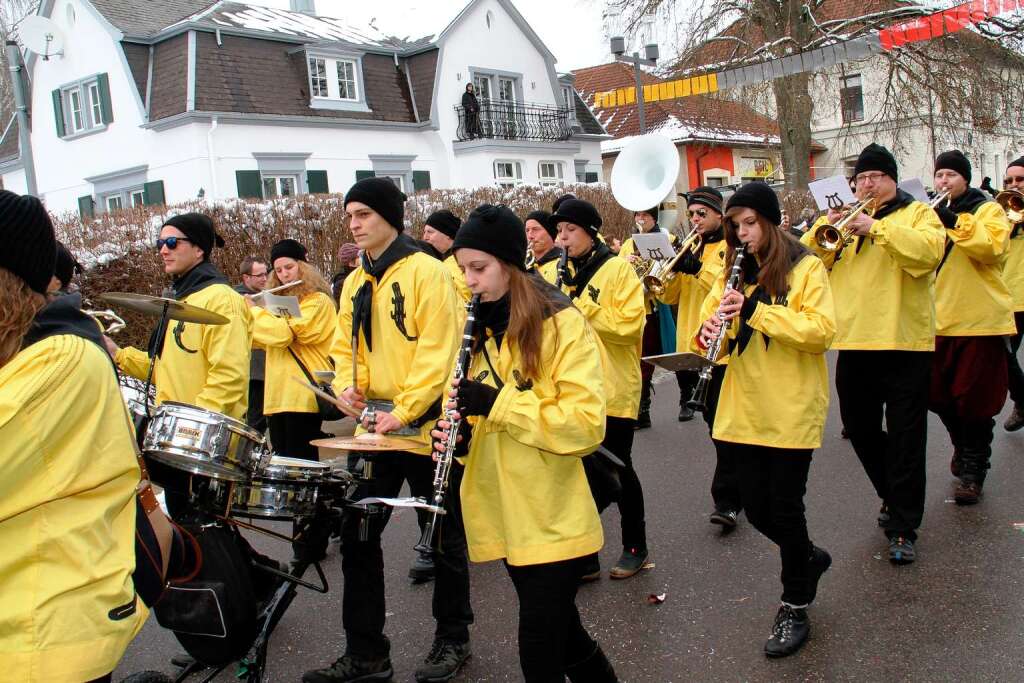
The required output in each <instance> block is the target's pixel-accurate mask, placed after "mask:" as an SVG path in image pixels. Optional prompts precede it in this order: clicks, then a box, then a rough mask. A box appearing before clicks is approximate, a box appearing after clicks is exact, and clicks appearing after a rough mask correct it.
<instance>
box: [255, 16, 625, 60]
mask: <svg viewBox="0 0 1024 683" xmlns="http://www.w3.org/2000/svg"><path fill="white" fill-rule="evenodd" d="M247 1H248V2H250V3H251V4H257V5H268V6H271V7H281V8H284V9H287V8H288V0H247ZM468 2H469V0H364V1H362V2H354V1H353V0H316V10H317V13H318V14H322V15H324V16H333V17H340V18H343V19H345V20H346V21H347V22H348V23H349V24H351V25H352V26H354V27H359V26H365V25H367V24H369V22H370V21H371V19H372V20H374V23H375V25H376V26H377V28H379V29H380V30H381V31H384V32H385V33H389V34H394V35H396V36H399V37H403V38H404V37H410V38H413V37H420V36H422V35H425V34H429V33H434V32H436V31H439V30H441V29H443V28H444V27H445V26H447V25H448V22H450V21H451V20H452V19H454V18H455V16H456V15H457V14H458V13H459V11H460V10H462V8H463V7H465V6H466V4H468ZM512 2H513V4H514V5H515V6H516V9H518V10H519V12H520V14H522V15H523V17H525V18H526V21H527V22H529V24H530V26H532V27H533V30H534V31H536V32H537V35H539V36H540V39H541V40H543V41H544V44H545V45H547V46H548V49H549V50H551V52H552V53H554V55H555V59H557V60H558V62H557V64H556V65H555V68H556V69H558V71H571V70H572V69H577V68H579V67H583V66H593V65H595V64H604V63H605V62H608V61H610V59H611V56H610V54H609V52H608V46H607V44H606V43H605V39H604V37H603V36H602V35H601V6H602V4H603V3H602V2H601V0H512Z"/></svg>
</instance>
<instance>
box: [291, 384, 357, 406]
mask: <svg viewBox="0 0 1024 683" xmlns="http://www.w3.org/2000/svg"><path fill="white" fill-rule="evenodd" d="M292 380H293V381H295V382H298V383H299V384H301V385H302V386H304V387H306V388H307V389H309V390H310V391H312V392H313V393H314V394H316V395H317V396H319V397H320V398H322V399H324V400H325V401H330V402H331V403H333V404H334V405H336V406H338V408H341V407H342V403H341V399H339V398H338V397H337V396H331V395H330V394H328V393H327V392H326V391H324V390H323V389H321V388H320V387H318V386H316V385H315V384H310V383H309V382H307V381H306V380H304V379H300V378H298V377H295V376H292ZM346 405H347V404H346Z"/></svg>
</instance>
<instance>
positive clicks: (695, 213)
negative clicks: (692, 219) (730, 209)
mask: <svg viewBox="0 0 1024 683" xmlns="http://www.w3.org/2000/svg"><path fill="white" fill-rule="evenodd" d="M687 213H689V214H690V215H691V216H700V217H701V218H707V217H708V212H707V209H690V210H689V211H688V212H687Z"/></svg>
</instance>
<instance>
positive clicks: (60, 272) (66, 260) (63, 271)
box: [53, 242, 82, 289]
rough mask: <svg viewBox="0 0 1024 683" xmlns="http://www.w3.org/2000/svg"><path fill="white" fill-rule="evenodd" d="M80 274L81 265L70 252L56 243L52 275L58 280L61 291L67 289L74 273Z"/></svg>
mask: <svg viewBox="0 0 1024 683" xmlns="http://www.w3.org/2000/svg"><path fill="white" fill-rule="evenodd" d="M81 272H82V264H80V263H79V262H78V260H77V259H75V255H74V254H72V253H71V250H70V249H68V248H67V247H65V246H64V245H63V244H61V243H60V242H57V262H56V265H54V268H53V274H54V275H55V276H56V277H57V279H58V280H60V287H61V289H67V288H68V285H69V284H71V278H73V277H74V276H75V273H81Z"/></svg>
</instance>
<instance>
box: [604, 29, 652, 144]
mask: <svg viewBox="0 0 1024 683" xmlns="http://www.w3.org/2000/svg"><path fill="white" fill-rule="evenodd" d="M611 52H612V54H613V55H615V61H617V62H625V63H626V64H632V65H633V76H634V77H635V78H636V106H637V112H638V114H639V116H640V134H641V135H643V134H644V133H646V132H647V120H646V118H645V117H644V87H643V84H642V83H641V82H640V66H641V65H643V66H657V64H658V56H659V54H658V46H657V45H656V44H655V43H648V44H647V45H645V46H644V56H643V57H640V53H639V52H634V53H633V54H632V55H627V54H626V39H625V38H623V37H622V36H615V37H613V38H612V39H611Z"/></svg>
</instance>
